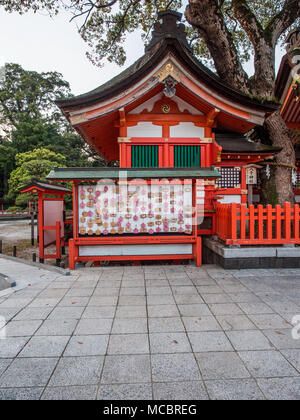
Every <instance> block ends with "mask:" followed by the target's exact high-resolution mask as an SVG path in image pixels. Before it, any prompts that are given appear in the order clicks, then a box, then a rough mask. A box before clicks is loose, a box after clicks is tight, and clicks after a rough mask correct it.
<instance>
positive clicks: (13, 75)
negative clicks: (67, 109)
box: [0, 63, 71, 132]
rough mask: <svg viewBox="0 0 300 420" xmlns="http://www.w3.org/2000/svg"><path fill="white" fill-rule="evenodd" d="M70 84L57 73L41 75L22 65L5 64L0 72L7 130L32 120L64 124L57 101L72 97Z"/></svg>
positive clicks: (1, 117) (0, 105) (0, 116)
mask: <svg viewBox="0 0 300 420" xmlns="http://www.w3.org/2000/svg"><path fill="white" fill-rule="evenodd" d="M70 96H71V91H70V86H69V83H68V82H66V81H65V80H63V79H62V75H61V74H60V73H57V72H47V73H37V72H35V71H27V70H24V69H23V68H22V67H21V66H20V65H19V64H12V63H9V64H5V66H4V67H3V68H2V69H1V73H0V124H1V126H2V129H4V131H6V132H9V131H10V130H11V128H12V127H13V128H17V127H18V125H19V124H21V123H26V122H28V121H30V120H40V119H43V120H44V121H46V122H48V123H59V124H62V125H64V124H65V118H64V117H63V116H62V115H61V113H60V112H59V110H58V108H57V107H56V106H55V104H54V102H55V101H56V100H58V99H61V98H64V97H70Z"/></svg>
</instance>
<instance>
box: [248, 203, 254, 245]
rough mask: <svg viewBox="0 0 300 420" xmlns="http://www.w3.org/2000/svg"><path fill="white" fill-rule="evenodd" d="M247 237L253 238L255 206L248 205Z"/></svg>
mask: <svg viewBox="0 0 300 420" xmlns="http://www.w3.org/2000/svg"><path fill="white" fill-rule="evenodd" d="M249 239H250V240H252V241H253V240H254V239H255V207H254V206H253V205H251V206H249Z"/></svg>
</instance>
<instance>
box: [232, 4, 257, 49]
mask: <svg viewBox="0 0 300 420" xmlns="http://www.w3.org/2000/svg"><path fill="white" fill-rule="evenodd" d="M232 5H233V8H234V14H235V17H236V18H237V20H238V21H239V23H240V24H241V26H242V28H243V29H244V31H245V32H246V34H247V35H248V37H249V39H250V41H251V42H252V44H257V43H258V42H259V40H260V39H261V38H263V37H264V29H263V27H262V26H261V24H260V23H259V21H258V20H257V18H256V16H255V14H254V13H253V12H252V10H251V9H250V7H249V5H248V3H247V1H246V0H232Z"/></svg>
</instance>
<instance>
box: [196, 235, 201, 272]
mask: <svg viewBox="0 0 300 420" xmlns="http://www.w3.org/2000/svg"><path fill="white" fill-rule="evenodd" d="M196 266H197V267H201V266H202V237H201V236H198V237H197V239H196Z"/></svg>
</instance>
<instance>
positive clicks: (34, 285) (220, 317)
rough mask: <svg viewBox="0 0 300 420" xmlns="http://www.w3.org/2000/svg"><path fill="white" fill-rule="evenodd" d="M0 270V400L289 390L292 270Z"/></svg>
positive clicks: (297, 382) (297, 343)
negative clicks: (17, 286)
mask: <svg viewBox="0 0 300 420" xmlns="http://www.w3.org/2000/svg"><path fill="white" fill-rule="evenodd" d="M3 270H6V272H5V274H9V273H8V272H7V271H8V270H9V272H10V274H11V275H13V276H14V277H15V278H16V280H17V282H18V278H19V283H20V282H21V283H22V284H23V286H22V287H23V288H22V289H21V290H19V291H16V292H15V293H12V294H10V295H6V296H2V297H0V316H2V317H5V319H6V321H7V325H6V326H5V327H4V328H5V331H6V337H7V338H6V339H2V340H1V339H0V399H1V400H5V399H45V400H48V399H104V400H107V399H108V400H114V399H125V400H126V399H130V400H144V399H146V400H151V399H173V400H188V399H196V400H205V399H294V400H299V399H300V339H299V340H296V339H293V338H292V328H293V327H292V325H291V320H292V318H293V317H294V316H295V315H300V270H296V269H285V270H280V269H276V270H275V269H274V270H240V271H234V270H232V271H228V270H227V271H225V270H223V269H221V268H219V267H217V266H211V265H209V266H204V267H202V268H196V267H195V266H192V265H188V266H182V265H162V266H157V265H148V266H134V267H129V266H126V267H99V268H86V269H80V270H77V271H75V272H73V273H72V275H71V276H62V275H61V274H59V273H55V272H48V271H45V270H39V269H37V268H33V267H29V266H25V265H23V264H18V263H15V262H12V261H8V260H4V259H0V272H3ZM24 282H25V283H27V284H25V285H24ZM28 284H30V286H28ZM24 286H27V287H24ZM298 330H300V329H298ZM299 332H300V331H299ZM3 334H4V331H3V330H2V335H3ZM0 336H1V331H0Z"/></svg>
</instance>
